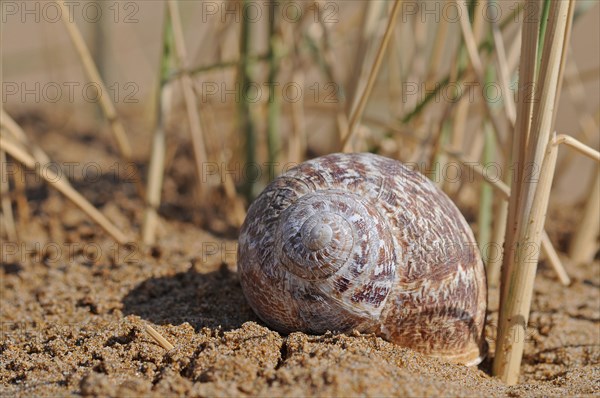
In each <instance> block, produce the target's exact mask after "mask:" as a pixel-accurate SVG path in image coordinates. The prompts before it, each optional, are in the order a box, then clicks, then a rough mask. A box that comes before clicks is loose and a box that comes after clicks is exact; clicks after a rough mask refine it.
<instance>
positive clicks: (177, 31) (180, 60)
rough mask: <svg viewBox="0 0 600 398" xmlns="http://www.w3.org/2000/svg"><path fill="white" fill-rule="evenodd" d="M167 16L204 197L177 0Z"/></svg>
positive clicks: (200, 136)
mask: <svg viewBox="0 0 600 398" xmlns="http://www.w3.org/2000/svg"><path fill="white" fill-rule="evenodd" d="M167 5H168V10H169V16H170V18H171V24H172V26H173V42H174V44H175V54H176V56H175V59H176V63H177V67H178V68H179V69H180V71H181V73H180V74H179V79H178V80H179V84H180V86H181V90H182V91H183V98H184V101H185V106H186V110H187V116H188V124H189V128H190V136H191V138H192V149H193V151H194V160H195V161H196V162H195V165H196V176H197V178H198V190H199V192H200V196H201V197H204V196H205V194H206V189H205V188H204V187H203V184H202V174H203V173H202V162H206V161H207V160H208V156H207V154H206V146H205V144H204V133H203V132H202V124H201V120H200V114H199V113H198V101H197V98H196V94H195V93H194V89H193V87H194V83H193V80H192V77H191V75H190V73H189V70H188V69H187V51H186V48H185V41H184V36H183V26H182V24H181V16H180V14H179V8H178V6H177V2H176V1H174V0H169V1H168V3H167Z"/></svg>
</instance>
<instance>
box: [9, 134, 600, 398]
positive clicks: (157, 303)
mask: <svg viewBox="0 0 600 398" xmlns="http://www.w3.org/2000/svg"><path fill="white" fill-rule="evenodd" d="M39 139H40V145H42V146H43V147H44V148H46V149H47V150H48V152H49V153H50V155H51V156H52V157H53V158H55V159H60V160H61V161H67V160H68V161H78V159H75V158H77V156H80V157H81V159H80V161H84V160H85V159H86V158H87V159H95V160H96V159H98V160H99V162H100V164H106V165H110V164H112V162H113V161H114V160H115V159H116V158H114V159H113V158H112V157H111V156H112V155H110V156H109V155H103V154H104V153H106V152H107V151H106V149H105V148H104V147H102V146H101V145H90V143H89V142H85V141H83V142H75V143H73V141H72V140H71V141H69V142H68V143H67V142H66V141H65V140H66V139H65V138H64V137H62V138H61V136H59V135H56V134H54V135H53V134H46V135H44V136H40V137H39ZM65 145H71V148H70V149H71V150H70V151H64V147H65ZM61 148H62V149H63V150H61ZM94 151H95V152H98V153H95V152H94ZM65 154H66V155H65ZM78 154H79V155H78ZM107 167H108V166H107ZM173 170H174V169H171V170H170V171H168V172H167V176H166V180H165V194H164V198H165V200H166V201H167V202H168V204H166V205H164V206H163V207H162V208H161V214H162V215H163V222H162V224H161V228H160V231H159V232H160V240H159V244H158V245H156V246H155V247H153V248H147V249H142V248H140V247H137V246H135V245H134V246H118V245H117V244H115V243H113V242H112V241H111V240H110V239H109V238H107V237H106V236H105V234H104V233H103V232H102V231H101V230H100V229H99V228H98V227H96V226H95V225H94V224H92V223H91V222H90V221H89V220H88V219H87V218H86V217H85V216H84V215H82V213H81V212H80V211H79V210H77V209H76V208H75V207H74V206H73V205H72V204H70V203H69V202H67V201H66V200H65V199H64V198H63V197H61V196H60V195H59V194H57V193H55V192H52V191H51V190H48V189H46V188H45V187H44V186H43V185H42V184H41V183H39V182H38V183H32V184H29V185H28V186H29V189H28V192H27V195H28V198H29V204H30V206H31V214H32V218H31V220H30V221H29V222H28V223H27V224H24V225H21V226H20V233H21V239H22V240H23V243H20V244H13V243H10V242H2V251H3V254H2V263H1V267H0V281H1V282H0V289H1V301H0V303H1V315H0V321H1V326H2V330H1V332H2V335H1V342H0V395H2V396H32V395H37V396H65V395H67V396H68V395H79V394H81V395H101V396H177V395H193V396H282V395H286V396H288V395H289V396H307V395H318V396H407V395H408V396H426V395H427V396H432V395H433V396H456V395H462V396H517V397H521V396H541V395H544V396H568V395H569V396H572V395H578V396H582V395H584V396H585V395H588V396H592V395H598V394H600V328H599V321H600V274H599V268H600V267H599V266H600V264H599V262H598V260H596V261H595V262H594V263H592V264H587V265H578V266H576V265H572V264H570V265H569V266H568V271H569V274H570V276H571V277H572V279H573V284H572V286H570V287H563V286H562V285H560V283H559V282H558V280H557V278H556V277H555V275H554V273H553V272H552V270H551V269H549V268H548V267H547V266H546V265H545V264H544V263H542V264H541V266H540V267H539V270H538V275H537V279H536V288H535V295H534V299H533V308H532V314H531V324H530V330H529V331H528V333H527V336H526V338H527V344H526V347H525V356H524V359H523V365H522V374H521V378H520V384H519V385H517V386H513V387H508V386H506V385H504V384H503V383H502V382H500V381H499V380H497V379H495V378H493V377H491V376H490V367H491V358H488V359H487V360H486V361H484V362H483V363H482V364H481V365H480V366H479V367H475V368H467V367H464V366H458V365H452V364H448V363H445V362H443V361H441V360H436V359H431V358H426V357H423V356H421V355H418V354H416V353H414V352H412V351H410V350H407V349H403V348H400V347H397V346H394V345H393V344H391V343H388V342H386V341H384V340H382V339H380V338H376V337H374V336H371V335H359V334H355V335H351V336H347V335H336V334H327V335H324V336H309V335H305V334H303V333H293V334H291V335H289V336H282V335H280V334H278V333H276V332H274V331H272V330H270V329H269V328H267V327H265V326H264V325H263V324H262V323H261V322H260V321H259V320H258V319H257V318H256V316H255V315H254V314H253V313H252V311H251V309H250V308H249V307H248V305H247V304H246V302H245V299H244V297H243V294H242V291H241V288H240V284H239V280H238V277H237V274H236V258H235V257H236V256H235V250H236V242H235V230H234V229H232V228H231V227H229V226H228V224H227V222H226V221H224V220H225V219H226V217H224V216H222V212H223V209H219V208H216V207H215V208H209V209H201V208H199V206H198V204H197V203H196V202H194V201H193V199H190V200H187V201H184V200H183V199H179V198H181V197H188V198H193V193H191V192H190V191H191V189H190V188H186V189H184V188H182V187H183V186H185V184H183V185H182V181H184V180H185V178H184V177H181V176H178V175H177V174H176V172H175V171H173ZM190 170H191V169H190ZM113 177H114V176H113ZM75 186H76V187H77V188H78V189H79V190H80V191H81V192H82V193H83V194H84V195H85V196H86V197H88V198H89V199H90V200H91V201H92V202H93V203H94V204H95V205H96V206H98V207H99V208H100V209H101V210H102V211H103V212H104V213H105V214H106V215H108V216H109V217H110V218H111V219H112V220H113V222H114V223H115V224H117V225H118V226H119V227H120V228H122V229H123V230H124V231H126V232H133V231H135V230H137V229H138V228H139V220H142V204H141V202H140V201H139V200H138V199H136V194H135V189H134V187H133V185H132V184H130V183H126V182H123V181H120V180H119V179H118V178H109V177H107V176H104V177H103V178H100V179H99V180H94V181H93V182H92V181H89V179H83V180H81V181H76V182H75ZM207 214H212V215H213V216H212V218H211V217H210V216H207ZM132 220H138V221H135V222H134V221H132ZM573 220H576V211H570V212H567V213H565V212H562V213H560V214H559V213H556V212H554V213H552V217H551V220H550V221H549V223H548V225H547V228H548V230H549V231H550V234H551V237H552V238H553V240H554V241H555V242H559V243H558V247H559V249H564V247H562V246H564V242H566V241H567V239H568V235H569V233H570V228H572V227H573V226H574V224H575V223H574V221H573ZM206 230H210V231H211V232H210V233H209V232H206ZM561 242H562V243H561ZM489 301H490V304H489V314H488V320H489V322H488V326H487V336H488V337H487V339H488V342H489V344H490V346H491V349H492V351H491V354H492V355H493V348H494V334H495V325H496V319H497V307H498V298H497V291H495V290H492V291H491V292H490V297H489ZM144 322H148V323H149V324H151V325H153V326H154V327H155V328H156V329H157V330H159V331H160V332H161V333H162V334H163V335H164V336H165V337H166V338H167V339H168V340H169V341H171V342H172V343H173V344H174V345H175V348H174V349H172V350H170V351H168V352H167V351H166V350H165V349H163V348H162V347H161V346H159V345H157V344H156V343H155V342H154V340H152V338H150V337H149V336H148V335H147V334H146V333H145V331H144V328H143V324H144Z"/></svg>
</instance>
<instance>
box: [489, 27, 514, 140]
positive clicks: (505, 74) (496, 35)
mask: <svg viewBox="0 0 600 398" xmlns="http://www.w3.org/2000/svg"><path fill="white" fill-rule="evenodd" d="M492 37H493V39H494V50H495V51H496V58H497V60H498V71H499V72H500V73H499V75H500V86H501V88H502V92H503V93H510V92H511V90H510V77H509V76H510V67H509V66H508V60H507V58H506V50H505V48H504V40H503V39H502V33H501V32H500V29H499V28H498V24H496V23H493V24H492ZM503 104H504V110H505V112H506V118H507V119H508V120H509V122H510V123H511V127H512V128H513V129H514V125H515V121H516V119H517V110H516V107H515V103H514V102H513V99H512V96H510V95H506V96H505V97H504V102H503Z"/></svg>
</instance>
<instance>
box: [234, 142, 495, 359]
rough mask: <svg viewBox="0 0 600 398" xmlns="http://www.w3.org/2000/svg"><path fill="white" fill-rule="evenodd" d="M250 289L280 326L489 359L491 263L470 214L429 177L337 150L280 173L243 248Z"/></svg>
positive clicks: (251, 213) (260, 201) (250, 223)
mask: <svg viewBox="0 0 600 398" xmlns="http://www.w3.org/2000/svg"><path fill="white" fill-rule="evenodd" d="M238 272H239V274H240V281H241V285H242V289H243V291H244V295H245V296H246V298H247V299H248V302H249V303H250V305H251V307H252V308H253V309H254V311H255V312H256V313H257V314H258V316H259V317H260V318H261V319H262V320H263V321H265V322H266V323H267V324H268V325H270V326H271V327H273V328H275V329H277V330H279V331H282V332H292V331H305V332H308V333H323V332H325V331H327V330H331V331H341V332H345V331H346V332H347V331H351V330H353V329H356V330H359V331H364V332H374V333H376V334H378V335H380V336H382V337H383V338H385V339H387V340H390V341H392V342H395V343H397V344H400V345H402V346H406V347H409V348H413V349H415V350H417V351H421V352H423V353H425V354H430V355H436V356H441V357H445V358H448V359H450V360H453V361H455V362H462V363H468V364H473V363H476V362H478V361H479V360H480V359H481V357H482V354H483V350H484V347H483V346H484V340H483V326H484V321H485V308H486V287H485V273H484V270H483V264H482V262H481V258H480V256H479V253H478V250H477V247H476V245H475V240H474V238H473V235H472V233H471V231H470V228H469V226H468V224H467V223H466V221H465V220H464V218H463V216H462V215H461V214H460V212H459V211H458V209H457V208H456V206H454V204H453V203H452V202H451V201H450V199H449V198H448V197H447V196H446V195H445V194H444V193H443V192H441V191H440V190H438V189H437V188H436V187H435V186H434V185H433V184H432V183H431V182H430V181H429V180H428V179H426V178H425V177H424V176H423V175H421V174H419V173H417V172H413V171H411V170H409V169H408V168H406V167H405V166H403V165H402V164H401V163H400V162H397V161H394V160H391V159H387V158H384V157H381V156H377V155H373V154H332V155H328V156H323V157H320V158H316V159H313V160H311V161H307V162H304V163H302V164H300V165H299V166H297V167H295V168H294V169H291V170H290V171H288V172H287V173H285V174H283V175H282V176H280V177H278V178H276V179H275V180H274V181H273V182H271V184H269V186H267V188H266V189H265V190H264V191H263V192H262V193H261V195H260V196H259V197H258V198H257V199H256V200H255V201H254V203H253V204H252V205H251V206H250V209H249V210H248V215H247V217H246V221H245V222H244V225H243V226H242V230H241V232H240V238H239V246H238Z"/></svg>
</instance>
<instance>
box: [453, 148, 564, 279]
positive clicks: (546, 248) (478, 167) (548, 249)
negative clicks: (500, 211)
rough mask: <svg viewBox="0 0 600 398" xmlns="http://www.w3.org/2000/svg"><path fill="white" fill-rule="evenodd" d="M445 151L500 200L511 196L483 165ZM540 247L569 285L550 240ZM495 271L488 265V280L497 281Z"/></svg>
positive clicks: (455, 153)
mask: <svg viewBox="0 0 600 398" xmlns="http://www.w3.org/2000/svg"><path fill="white" fill-rule="evenodd" d="M554 142H555V144H557V142H556V141H554ZM446 151H447V152H448V154H449V155H450V156H452V157H453V158H455V159H456V160H458V161H459V162H460V163H461V164H462V165H463V166H465V167H467V168H468V169H470V170H472V171H474V172H475V173H476V174H477V175H479V176H480V177H481V178H483V180H484V181H486V182H487V183H488V184H490V185H491V186H492V187H493V188H494V189H495V190H496V191H498V192H499V193H500V195H501V196H502V197H501V200H502V201H503V202H504V203H507V201H508V200H509V199H510V196H511V192H510V187H509V186H508V185H507V184H505V183H504V182H502V181H500V180H497V179H494V178H490V176H488V174H487V173H486V172H485V169H484V166H483V165H482V164H480V163H477V162H472V161H469V160H467V159H465V157H464V156H463V155H462V154H461V153H460V152H454V151H452V150H450V149H446ZM501 224H503V225H506V223H501ZM544 235H545V236H546V237H547V236H548V234H547V233H546V231H544ZM497 244H498V245H501V243H498V242H497ZM498 247H500V246H498ZM541 249H542V251H543V253H544V255H545V256H546V258H548V259H549V261H550V265H551V266H552V268H553V269H554V270H555V271H556V274H557V276H558V279H559V280H560V281H561V283H562V284H563V285H565V286H568V285H570V283H571V280H570V279H569V276H568V274H567V271H566V269H565V267H564V265H563V264H562V262H561V261H560V258H559V257H558V255H557V254H556V249H554V246H553V245H552V242H551V241H550V240H549V238H548V240H547V242H542V246H541ZM499 257H500V261H502V256H499ZM497 271H499V270H494V269H491V270H490V267H489V265H488V272H487V274H488V282H490V281H491V283H492V284H493V283H494V280H495V281H496V282H497V280H498V273H497ZM493 278H496V279H493Z"/></svg>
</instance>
